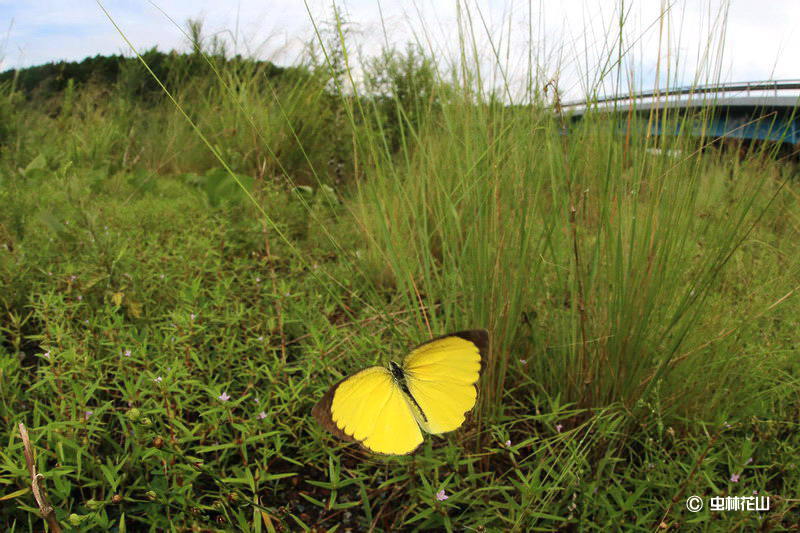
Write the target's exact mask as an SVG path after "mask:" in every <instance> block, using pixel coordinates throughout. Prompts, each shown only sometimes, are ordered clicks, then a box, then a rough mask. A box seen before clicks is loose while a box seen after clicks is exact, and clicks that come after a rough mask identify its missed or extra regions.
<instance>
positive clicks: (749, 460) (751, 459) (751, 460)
mask: <svg viewBox="0 0 800 533" xmlns="http://www.w3.org/2000/svg"><path fill="white" fill-rule="evenodd" d="M752 462H753V458H752V457H750V458H749V459H748V460H747V461H745V463H744V464H746V465H749V464H750V463H752Z"/></svg>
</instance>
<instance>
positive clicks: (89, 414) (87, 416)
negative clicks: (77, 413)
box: [83, 411, 94, 419]
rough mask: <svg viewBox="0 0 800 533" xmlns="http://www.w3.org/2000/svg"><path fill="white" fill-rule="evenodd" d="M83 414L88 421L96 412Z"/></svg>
mask: <svg viewBox="0 0 800 533" xmlns="http://www.w3.org/2000/svg"><path fill="white" fill-rule="evenodd" d="M83 414H84V416H85V417H86V419H88V418H89V417H90V416H92V415H93V414H94V411H86V412H85V413H83Z"/></svg>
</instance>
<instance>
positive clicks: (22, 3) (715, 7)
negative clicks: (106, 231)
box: [0, 0, 800, 98]
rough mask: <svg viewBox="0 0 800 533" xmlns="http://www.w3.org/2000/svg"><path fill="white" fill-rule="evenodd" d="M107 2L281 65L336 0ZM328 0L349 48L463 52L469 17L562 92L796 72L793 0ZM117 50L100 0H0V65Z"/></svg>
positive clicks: (497, 55) (170, 43)
mask: <svg viewBox="0 0 800 533" xmlns="http://www.w3.org/2000/svg"><path fill="white" fill-rule="evenodd" d="M101 3H102V5H103V6H104V7H105V8H106V9H107V10H108V12H109V14H110V16H111V17H112V18H113V21H114V22H116V24H117V25H118V26H119V28H120V30H121V31H122V32H124V34H125V35H126V36H127V37H128V38H129V39H130V41H131V42H132V44H133V45H134V46H135V47H137V48H138V49H140V50H144V49H148V48H151V47H153V46H158V48H159V49H161V50H164V51H167V50H171V49H178V50H186V49H187V43H186V38H185V37H184V35H183V34H182V32H181V28H182V26H183V25H184V23H185V21H186V20H187V19H190V18H193V19H202V20H203V21H204V27H205V29H206V32H207V33H208V34H214V35H217V36H218V37H219V38H220V39H224V40H226V41H227V42H228V45H229V48H230V49H231V50H233V51H236V52H239V53H242V54H243V55H249V56H257V57H260V58H263V59H270V60H273V61H275V62H276V63H278V64H284V65H285V64H290V63H292V62H294V61H296V60H297V59H298V58H299V57H301V55H302V54H303V51H304V49H305V48H304V46H305V43H307V42H309V41H310V40H312V39H313V38H314V31H313V25H312V21H313V22H315V23H317V24H323V23H324V21H325V20H330V18H331V0H307V3H306V2H304V1H303V0H153V1H152V2H151V1H148V0H102V2H101ZM336 3H337V4H338V5H339V6H340V7H341V9H342V11H343V12H344V13H345V16H346V18H347V20H349V21H350V25H349V27H350V34H349V41H350V46H351V47H352V49H353V50H354V51H356V52H357V53H354V54H353V55H360V56H361V57H364V56H369V55H374V54H376V53H377V52H378V51H379V50H380V49H381V47H382V46H384V45H385V44H386V43H389V44H391V45H396V46H402V45H403V43H406V42H409V41H412V42H418V43H419V44H420V45H421V46H422V47H423V48H424V49H425V50H427V51H428V52H429V53H431V54H432V55H434V56H435V57H437V58H438V59H439V60H440V61H442V62H444V63H448V62H449V61H451V60H453V58H457V57H458V50H459V44H458V43H459V29H461V30H462V34H463V30H465V29H466V30H467V31H466V33H467V34H468V35H472V36H473V38H474V47H472V46H470V47H469V49H470V50H475V53H476V55H477V59H476V62H477V64H479V65H480V66H481V69H482V70H483V71H484V72H485V76H486V79H487V80H491V81H492V83H494V84H495V85H501V86H502V85H504V83H505V85H506V86H516V85H520V86H521V85H524V84H525V82H526V80H527V79H528V73H529V72H531V71H530V69H529V68H528V67H529V65H531V64H535V65H537V66H538V67H537V68H536V75H538V76H539V78H540V80H542V82H544V81H547V80H551V79H552V80H554V81H555V82H556V83H557V84H558V86H559V89H560V91H561V92H562V93H563V95H564V96H565V98H580V97H582V96H583V95H584V94H586V93H587V92H591V91H599V92H600V93H604V92H605V93H609V92H617V91H619V92H627V89H629V88H634V89H639V90H641V89H652V88H654V87H655V86H660V87H664V86H665V85H671V86H677V85H685V84H692V83H703V82H713V81H747V80H766V79H800V61H798V60H797V50H800V0H729V1H727V0H626V1H625V2H624V4H620V3H619V2H614V1H611V0H609V1H605V0H603V1H598V0H336ZM621 6H622V7H621ZM621 13H622V17H624V20H625V23H624V25H623V30H622V36H623V50H624V51H625V54H624V60H623V67H622V68H621V69H618V70H614V69H613V68H611V67H613V64H612V65H609V59H612V60H613V59H616V57H617V54H618V41H617V38H618V36H619V21H620V17H621ZM663 13H665V15H664V16H661V15H662V14H663ZM170 19H172V20H170ZM470 26H471V29H469V28H470ZM112 53H125V54H130V53H131V50H130V48H129V47H128V45H127V44H126V43H125V41H124V39H123V38H122V36H121V35H120V32H119V31H118V30H117V29H116V28H115V27H114V25H113V24H112V22H111V21H110V20H109V18H108V17H107V16H106V15H105V14H104V13H103V10H102V9H101V7H100V5H99V4H98V2H96V1H95V0H0V70H5V69H8V68H16V67H22V66H28V65H36V64H41V63H45V62H48V61H58V60H62V59H64V60H80V59H82V58H84V57H87V56H93V55H96V54H112ZM612 62H613V61H612ZM609 72H610V73H611V74H609ZM602 73H606V74H605V75H603V74H602ZM598 79H602V82H598V81H597V80H598ZM504 80H506V81H505V82H504ZM617 85H619V87H621V88H622V90H620V89H619V88H618V87H617Z"/></svg>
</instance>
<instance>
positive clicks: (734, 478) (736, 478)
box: [731, 474, 739, 483]
mask: <svg viewBox="0 0 800 533" xmlns="http://www.w3.org/2000/svg"><path fill="white" fill-rule="evenodd" d="M731 483H739V474H733V475H731Z"/></svg>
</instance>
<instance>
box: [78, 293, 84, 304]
mask: <svg viewBox="0 0 800 533" xmlns="http://www.w3.org/2000/svg"><path fill="white" fill-rule="evenodd" d="M82 300H83V295H82V294H79V295H78V301H79V302H80V301H82Z"/></svg>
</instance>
